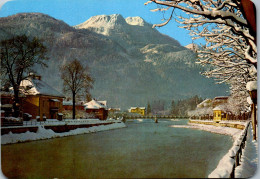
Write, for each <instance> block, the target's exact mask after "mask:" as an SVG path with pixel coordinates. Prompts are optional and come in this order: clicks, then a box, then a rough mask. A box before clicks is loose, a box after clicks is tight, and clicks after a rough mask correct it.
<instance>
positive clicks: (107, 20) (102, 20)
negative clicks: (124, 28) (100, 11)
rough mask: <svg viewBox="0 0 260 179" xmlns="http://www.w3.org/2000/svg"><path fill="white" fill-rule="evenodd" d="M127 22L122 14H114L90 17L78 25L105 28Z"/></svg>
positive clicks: (84, 27)
mask: <svg viewBox="0 0 260 179" xmlns="http://www.w3.org/2000/svg"><path fill="white" fill-rule="evenodd" d="M124 24H126V22H125V19H124V18H123V16H122V15H120V14H112V15H97V16H93V17H91V18H89V19H88V20H87V21H85V22H83V23H81V24H79V25H76V26H75V28H77V29H86V28H96V27H105V28H109V29H111V28H114V27H115V25H124Z"/></svg>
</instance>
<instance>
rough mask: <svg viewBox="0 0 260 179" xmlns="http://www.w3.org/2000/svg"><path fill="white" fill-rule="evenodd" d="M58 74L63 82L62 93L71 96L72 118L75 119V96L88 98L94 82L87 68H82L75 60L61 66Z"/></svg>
mask: <svg viewBox="0 0 260 179" xmlns="http://www.w3.org/2000/svg"><path fill="white" fill-rule="evenodd" d="M60 72H61V78H62V80H63V86H64V88H63V89H64V92H69V93H71V94H72V103H73V109H72V111H73V112H72V117H73V119H75V116H76V109H75V104H76V95H80V94H84V95H85V96H89V95H90V94H89V90H90V89H91V88H92V87H93V86H92V85H93V82H94V81H93V79H92V78H91V76H90V75H89V74H88V67H87V66H85V67H83V65H82V64H81V63H80V61H78V60H77V59H75V60H73V61H71V62H69V63H66V64H64V65H63V66H61V68H60Z"/></svg>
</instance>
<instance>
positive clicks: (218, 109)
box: [213, 106, 222, 111]
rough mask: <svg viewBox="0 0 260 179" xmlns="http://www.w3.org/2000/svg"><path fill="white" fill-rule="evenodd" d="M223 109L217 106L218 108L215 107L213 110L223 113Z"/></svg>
mask: <svg viewBox="0 0 260 179" xmlns="http://www.w3.org/2000/svg"><path fill="white" fill-rule="evenodd" d="M221 110H222V109H221V108H220V107H219V106H217V107H215V108H214V109H213V111H221Z"/></svg>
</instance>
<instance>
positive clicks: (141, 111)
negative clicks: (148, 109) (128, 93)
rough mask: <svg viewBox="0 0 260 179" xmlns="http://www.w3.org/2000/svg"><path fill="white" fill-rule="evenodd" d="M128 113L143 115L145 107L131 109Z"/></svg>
mask: <svg viewBox="0 0 260 179" xmlns="http://www.w3.org/2000/svg"><path fill="white" fill-rule="evenodd" d="M129 112H131V113H137V114H141V115H143V116H144V115H145V107H131V108H130V110H129Z"/></svg>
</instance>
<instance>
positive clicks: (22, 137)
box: [1, 122, 126, 144]
mask: <svg viewBox="0 0 260 179" xmlns="http://www.w3.org/2000/svg"><path fill="white" fill-rule="evenodd" d="M123 127H126V125H125V124H124V123H123V122H117V123H113V124H109V125H100V126H94V127H89V128H78V129H75V130H71V131H69V132H63V133H55V132H54V131H53V130H51V129H45V128H44V126H38V130H37V132H36V133H34V132H29V131H27V132H25V133H20V134H13V133H12V132H9V133H8V134H5V135H2V137H1V143H2V144H12V143H19V142H26V141H34V140H42V139H51V138H56V137H65V136H71V135H78V134H87V133H92V132H98V131H105V130H110V129H117V128H123Z"/></svg>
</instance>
